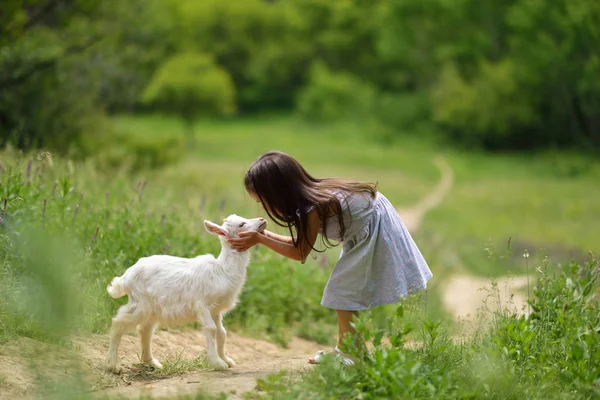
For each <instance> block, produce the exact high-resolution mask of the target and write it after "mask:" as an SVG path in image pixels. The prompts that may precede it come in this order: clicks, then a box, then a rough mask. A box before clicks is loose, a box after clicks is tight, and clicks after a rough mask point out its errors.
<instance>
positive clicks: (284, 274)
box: [0, 152, 334, 344]
mask: <svg viewBox="0 0 600 400" xmlns="http://www.w3.org/2000/svg"><path fill="white" fill-rule="evenodd" d="M3 154H4V155H6V158H4V160H3V161H5V160H6V159H8V160H12V161H11V162H10V163H8V164H6V161H5V164H4V165H3V168H2V171H0V199H3V200H2V201H0V220H1V223H0V266H1V268H0V292H1V293H2V296H0V341H2V340H6V339H8V338H11V337H14V336H16V335H20V336H28V337H33V338H38V339H54V338H60V337H61V336H62V335H63V334H64V333H65V332H69V333H73V332H78V333H86V332H97V331H104V330H106V329H107V328H108V326H109V324H110V320H111V317H112V316H113V315H114V312H115V311H116V309H117V308H118V307H119V306H120V305H121V304H123V303H124V302H125V301H126V298H122V299H119V300H113V299H111V298H110V297H109V296H108V295H107V294H106V286H107V284H108V283H109V282H110V280H111V279H112V277H114V276H117V275H121V274H122V273H123V272H124V271H125V269H126V268H128V267H129V266H131V265H133V263H134V262H136V261H137V259H138V258H140V257H142V256H147V255H150V254H164V253H168V254H173V255H179V256H182V257H194V256H196V255H198V254H204V253H212V254H217V253H218V251H219V250H220V243H219V241H218V240H217V239H216V238H215V237H213V236H212V235H209V234H208V233H206V232H205V231H204V228H203V226H202V224H201V223H200V221H198V216H197V213H198V210H197V207H196V206H194V207H193V209H191V208H185V207H182V205H181V204H173V203H175V200H176V199H177V201H179V200H180V199H181V198H185V196H184V195H182V193H177V192H176V193H173V192H172V191H170V190H168V189H167V188H161V189H160V190H159V191H156V192H155V193H156V194H155V195H154V196H151V193H154V192H151V191H150V190H149V189H148V187H151V186H154V182H153V181H149V182H148V183H146V181H145V180H144V181H138V182H137V185H136V184H135V181H133V180H132V179H131V178H128V177H127V176H124V175H121V174H117V175H115V173H114V171H112V170H96V169H95V168H94V166H93V164H90V163H88V164H75V163H72V162H70V161H69V162H66V163H64V162H62V161H61V160H60V159H56V158H52V157H51V155H49V154H48V153H41V154H40V155H39V156H38V157H37V159H33V158H30V159H29V160H27V159H25V160H23V159H20V158H19V157H18V156H16V157H15V156H14V155H12V154H10V153H7V152H5V153H3ZM15 158H16V160H15ZM195 190H202V187H201V185H200V186H198V185H195ZM219 200H221V199H219ZM219 200H215V199H206V201H203V204H202V205H201V208H202V213H203V214H204V215H206V217H207V218H211V219H212V218H215V219H216V218H221V217H223V216H224V214H225V215H226V214H227V212H226V211H225V210H224V207H225V204H224V203H223V202H222V201H221V204H220V203H219ZM165 204H166V205H167V206H165ZM231 207H232V209H233V208H234V209H235V211H236V212H238V213H243V212H244V210H247V208H246V207H244V206H242V205H240V204H238V205H235V204H234V205H233V206H231ZM190 221H191V222H190ZM290 274H291V275H292V276H293V278H290V276H289V275H290ZM326 280H327V274H326V271H324V270H321V269H318V267H317V266H316V265H314V264H312V266H311V264H310V263H308V264H307V265H304V266H301V267H299V268H295V267H293V266H292V265H291V263H290V262H284V261H282V260H281V259H280V258H279V257H275V256H273V255H272V254H271V253H268V254H262V252H260V251H259V252H258V253H255V254H254V255H253V260H252V262H251V264H250V266H249V268H248V278H247V282H246V287H245V289H244V291H243V292H242V301H241V302H240V304H239V306H238V307H237V308H236V310H235V311H234V312H233V313H232V314H231V315H229V316H228V317H227V318H228V322H227V325H228V326H229V327H230V328H233V329H235V328H238V329H245V330H247V331H251V332H253V333H255V334H261V335H264V334H267V335H269V336H270V337H271V338H273V339H275V340H277V341H279V342H280V343H282V344H285V342H286V339H287V337H286V334H287V333H288V332H289V331H288V329H289V327H290V326H294V325H296V324H298V323H304V322H305V321H314V322H322V321H325V322H333V321H332V319H333V318H334V315H333V313H330V312H329V311H328V310H326V309H324V308H323V307H321V306H320V304H319V299H320V296H321V290H322V287H323V286H324V284H325V282H326ZM273 304H278V306H277V307H273Z"/></svg>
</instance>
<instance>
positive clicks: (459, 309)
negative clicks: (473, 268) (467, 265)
mask: <svg viewBox="0 0 600 400" xmlns="http://www.w3.org/2000/svg"><path fill="white" fill-rule="evenodd" d="M434 163H435V165H436V166H437V167H438V169H439V171H440V180H439V182H438V184H437V186H436V187H435V188H434V189H433V190H432V191H431V193H430V194H428V195H427V196H425V197H423V198H422V199H421V200H420V201H419V202H418V203H417V204H415V205H414V206H412V207H405V208H398V210H397V211H398V213H399V214H400V216H401V217H402V220H403V221H404V224H405V225H406V227H407V228H408V230H409V231H410V232H411V233H414V232H416V231H417V230H418V229H419V228H420V226H421V222H422V220H423V217H424V216H425V214H427V212H428V211H430V210H431V209H433V208H435V207H437V206H438V205H440V204H441V203H442V201H443V200H444V197H445V196H446V195H447V194H448V192H449V191H450V190H451V189H452V186H453V183H454V173H453V172H452V169H451V168H450V166H449V165H448V163H447V162H446V160H445V159H444V158H442V157H437V158H435V159H434ZM524 288H525V293H526V288H527V278H526V277H512V278H509V277H500V278H498V279H497V280H496V286H495V288H492V282H491V280H490V279H485V278H480V277H475V276H470V275H455V276H451V277H450V278H449V279H448V280H447V282H446V283H445V285H444V290H443V298H442V300H443V303H444V307H445V309H446V311H447V312H449V313H451V314H453V315H454V316H455V317H457V318H467V317H468V316H471V317H474V316H475V315H476V314H477V311H478V310H480V309H482V308H485V309H487V310H494V311H497V310H500V309H507V308H510V309H513V310H517V311H518V312H524V310H525V308H526V305H527V296H526V294H523V289H524Z"/></svg>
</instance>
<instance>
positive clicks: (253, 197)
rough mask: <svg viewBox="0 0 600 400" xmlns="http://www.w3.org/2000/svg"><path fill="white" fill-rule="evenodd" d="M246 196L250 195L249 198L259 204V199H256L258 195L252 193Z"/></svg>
mask: <svg viewBox="0 0 600 400" xmlns="http://www.w3.org/2000/svg"><path fill="white" fill-rule="evenodd" d="M248 194H249V195H250V198H251V199H252V200H254V201H255V202H257V203H260V199H259V198H258V195H257V194H256V193H254V192H248Z"/></svg>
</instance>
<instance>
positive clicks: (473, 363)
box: [249, 259, 600, 399]
mask: <svg viewBox="0 0 600 400" xmlns="http://www.w3.org/2000/svg"><path fill="white" fill-rule="evenodd" d="M599 267H600V264H598V262H597V261H596V260H594V259H592V260H590V261H589V262H588V263H586V264H581V265H576V264H573V265H571V266H569V267H568V268H567V269H566V270H565V271H563V272H561V273H559V274H557V275H555V276H551V275H549V274H548V270H547V269H546V268H545V267H542V268H541V269H538V271H539V272H538V280H537V282H538V283H537V286H536V290H535V297H534V298H533V299H532V301H531V307H532V308H533V309H534V310H535V311H534V313H533V314H532V315H531V317H529V318H527V317H524V316H518V315H515V314H512V313H510V312H508V311H503V312H500V313H498V314H495V316H494V319H493V324H492V326H491V327H489V328H484V327H480V328H478V330H477V331H476V332H475V334H474V335H473V336H472V337H469V338H461V340H453V339H451V338H450V337H449V336H448V332H447V331H446V330H445V329H444V326H443V325H442V324H440V323H439V322H432V321H429V320H427V319H425V320H422V321H421V323H420V325H421V327H422V328H421V330H420V332H419V333H420V336H419V343H418V344H414V345H408V344H407V342H406V340H405V335H406V334H407V333H408V332H410V330H411V328H410V327H409V326H406V325H405V323H404V322H403V321H402V319H403V317H404V314H405V312H404V309H403V307H402V306H400V307H399V308H398V309H397V313H396V316H395V317H394V318H391V319H390V320H389V323H388V326H387V327H385V328H383V329H374V328H372V323H371V322H370V321H369V317H368V315H367V314H363V315H362V316H361V317H360V318H359V319H358V320H355V322H354V323H355V326H356V329H357V331H358V335H359V338H360V340H359V341H358V342H359V343H364V342H367V343H372V345H373V347H372V348H370V349H369V350H368V351H365V348H364V347H361V346H356V345H354V344H353V343H357V342H356V341H354V340H348V341H347V343H346V345H347V346H348V348H349V349H350V350H349V353H350V354H351V355H352V356H353V357H354V358H355V359H356V360H358V363H357V364H356V365H355V366H352V367H346V366H344V365H342V364H341V362H339V361H338V360H336V359H335V358H333V357H329V358H328V359H327V358H326V360H325V365H323V366H319V367H317V368H315V369H314V370H313V371H311V372H309V373H307V374H306V375H305V376H304V377H303V379H302V380H301V381H298V380H294V379H291V378H290V377H288V376H286V375H282V374H278V375H273V376H271V377H268V378H267V379H264V380H261V381H260V382H259V389H261V391H262V393H261V395H256V396H254V397H253V396H249V397H250V398H263V399H265V398H277V399H297V398H302V399H304V398H362V399H387V398H411V399H420V398H423V399H425V398H427V399H429V398H444V399H465V398H497V399H518V398H523V397H525V398H531V399H545V398H567V399H579V398H595V397H597V396H598V395H599V394H600V389H599V388H598V379H599V378H600V351H599V350H598V348H599V347H598V345H599V341H600V329H599V328H598V315H597V314H598V313H597V310H598V306H599V303H598V299H597V297H596V295H595V293H596V291H597V290H598V285H597V273H598V268H599ZM409 312H410V310H409Z"/></svg>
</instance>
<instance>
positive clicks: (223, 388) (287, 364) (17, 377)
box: [0, 330, 323, 399]
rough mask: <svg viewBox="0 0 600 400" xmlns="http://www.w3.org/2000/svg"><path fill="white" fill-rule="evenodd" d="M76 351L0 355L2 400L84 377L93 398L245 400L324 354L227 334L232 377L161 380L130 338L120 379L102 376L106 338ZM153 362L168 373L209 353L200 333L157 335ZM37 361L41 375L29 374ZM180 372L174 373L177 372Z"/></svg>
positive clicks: (30, 346)
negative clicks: (263, 382) (264, 383)
mask: <svg viewBox="0 0 600 400" xmlns="http://www.w3.org/2000/svg"><path fill="white" fill-rule="evenodd" d="M72 342H73V346H72V348H73V350H72V351H67V352H65V349H64V348H62V347H61V348H58V347H57V346H51V345H47V344H41V343H39V342H35V341H33V340H30V339H25V338H23V339H20V340H19V341H17V342H12V343H10V344H8V345H6V346H4V347H3V348H2V350H1V351H0V376H2V378H3V384H2V385H0V398H16V397H23V398H32V397H34V395H35V394H36V392H37V390H38V389H39V388H38V387H36V386H35V382H36V381H39V379H40V377H41V376H45V377H46V378H51V379H52V380H53V381H55V382H61V381H62V382H67V381H69V380H70V379H73V378H74V377H75V376H76V375H77V374H78V373H82V376H83V377H84V380H85V384H86V386H87V387H88V388H89V392H87V394H88V395H89V396H90V397H93V396H97V397H100V396H120V397H126V398H139V397H140V396H141V395H145V396H148V397H150V396H151V397H171V396H175V395H183V394H193V393H196V392H198V391H201V390H202V391H204V392H208V393H213V394H217V393H221V392H224V393H227V394H228V395H230V396H231V397H232V398H233V399H238V398H242V395H243V394H244V393H245V392H248V391H252V390H254V389H255V386H256V378H260V377H264V376H266V375H269V374H272V373H275V372H279V371H283V370H288V371H292V372H299V371H303V370H305V369H308V368H311V365H310V364H308V363H307V359H308V357H309V356H312V355H314V354H315V352H316V351H317V350H319V349H321V348H322V347H323V346H319V345H317V344H315V343H313V342H309V341H306V340H302V339H299V338H293V339H292V340H291V342H290V343H289V347H288V348H286V349H284V348H281V347H279V346H277V345H275V344H273V343H270V342H267V341H264V340H259V339H252V338H246V337H242V336H239V335H236V334H229V338H228V342H227V349H228V353H229V354H230V356H231V357H233V358H234V359H235V360H236V362H237V365H236V366H235V367H234V368H231V369H229V370H228V371H214V370H212V369H209V368H207V367H206V368H204V367H202V366H201V365H200V366H199V367H198V365H196V366H195V367H194V368H193V369H194V370H193V371H186V370H185V369H183V370H181V371H180V372H175V373H174V374H173V375H167V376H165V375H161V374H160V372H153V371H150V370H147V369H145V368H144V367H143V366H141V365H140V364H139V338H138V336H137V334H136V335H126V336H124V337H123V341H122V344H121V347H120V352H119V353H120V356H121V361H122V365H123V366H124V367H125V373H124V374H123V375H121V376H117V375H114V374H110V373H107V372H105V371H104V361H105V358H106V352H107V350H108V343H107V336H106V335H90V336H85V337H77V338H73V339H72ZM153 350H154V353H155V356H156V357H157V358H158V359H159V360H161V362H163V364H165V367H166V368H168V367H169V364H171V366H173V365H176V364H177V363H178V362H179V363H180V364H182V363H185V362H186V361H187V362H191V361H192V360H197V359H198V357H204V355H205V353H206V342H205V339H204V336H203V335H202V334H201V333H200V332H199V331H194V330H184V331H159V332H157V334H156V336H155V338H154V341H153ZM34 359H35V360H36V362H37V363H38V365H37V367H38V368H37V369H36V368H31V367H32V365H31V361H32V360H34ZM173 368H176V367H173Z"/></svg>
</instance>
